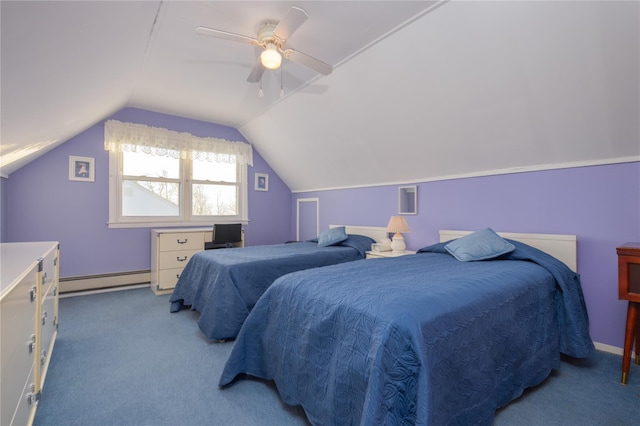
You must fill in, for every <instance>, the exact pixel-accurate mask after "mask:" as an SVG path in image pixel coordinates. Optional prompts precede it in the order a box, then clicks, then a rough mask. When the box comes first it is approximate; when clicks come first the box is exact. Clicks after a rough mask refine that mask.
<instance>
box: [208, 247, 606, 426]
mask: <svg viewBox="0 0 640 426" xmlns="http://www.w3.org/2000/svg"><path fill="white" fill-rule="evenodd" d="M533 250H535V249H533ZM515 252H518V253H515ZM515 252H514V254H513V256H514V258H517V257H518V256H521V257H527V258H530V260H532V261H517V260H493V261H483V262H459V261H457V260H456V259H455V258H453V257H452V256H450V255H448V254H441V253H429V252H422V253H418V254H416V255H412V256H404V257H399V258H393V259H377V260H362V261H356V262H351V263H349V264H342V265H335V266H329V267H326V268H321V269H313V270H308V271H301V272H295V273H292V274H289V275H287V276H284V277H282V278H280V279H278V280H277V281H276V282H275V283H274V284H273V285H272V286H271V287H270V288H269V289H268V290H267V291H266V292H265V294H264V295H263V296H262V298H261V299H260V300H259V301H258V303H257V304H256V306H255V307H254V309H253V311H252V312H251V314H250V315H249V317H248V318H247V319H246V321H245V324H244V325H243V327H242V329H241V331H240V334H239V335H238V337H237V340H236V342H235V343H234V346H233V350H232V353H231V355H230V357H229V359H228V361H227V364H226V365H225V369H224V371H223V374H222V376H221V378H220V382H219V384H220V386H224V385H228V384H230V383H231V382H233V380H234V379H235V378H236V376H237V375H238V374H241V373H247V374H249V375H252V376H256V377H260V378H263V379H269V380H274V381H275V383H276V385H277V388H278V391H279V392H280V395H281V397H282V399H283V400H284V401H285V402H286V403H288V404H291V405H302V406H303V408H304V409H305V412H306V414H307V417H308V418H309V420H310V421H311V423H312V424H314V425H357V424H360V425H382V424H388V425H399V424H422V425H426V424H429V425H445V424H459V425H471V424H484V425H490V424H491V423H492V421H493V417H494V415H495V410H496V409H497V408H499V407H501V406H503V405H506V404H507V403H508V402H509V401H511V400H512V399H514V398H516V397H518V396H519V395H520V394H521V393H522V392H523V390H524V389H525V388H527V387H531V386H535V385H537V384H538V383H540V382H542V381H543V380H544V379H545V378H546V377H547V376H548V374H549V373H550V371H551V369H552V368H554V367H557V366H558V364H559V358H560V351H567V352H568V353H569V354H572V355H574V356H588V355H589V354H590V353H591V352H592V351H593V350H594V347H593V344H592V342H591V339H590V338H589V334H588V330H587V327H588V320H587V313H586V310H585V308H584V303H581V302H580V301H581V300H582V294H581V293H582V290H581V288H580V282H579V279H577V276H575V274H573V273H571V272H570V271H568V269H567V268H566V267H565V266H564V265H563V264H562V263H561V262H559V261H557V260H555V259H554V258H551V257H549V256H546V255H545V256H540V255H539V253H541V252H537V250H536V251H530V250H528V249H527V248H524V247H522V246H520V245H518V247H517V248H516V250H515ZM536 262H539V263H540V264H542V265H544V267H541V266H540V265H539V264H538V263H536ZM550 270H551V271H553V272H549V271H550ZM567 271H568V272H567ZM572 276H573V277H574V278H572ZM558 280H559V281H558ZM569 305H570V306H569ZM569 318H570V319H569ZM568 319H569V320H568ZM561 328H563V330H561ZM564 328H566V330H564ZM563 335H564V336H565V337H563Z"/></svg>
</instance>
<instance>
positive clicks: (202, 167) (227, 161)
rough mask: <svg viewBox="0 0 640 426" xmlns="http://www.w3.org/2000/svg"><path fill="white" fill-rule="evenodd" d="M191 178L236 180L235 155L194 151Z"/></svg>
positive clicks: (215, 180)
mask: <svg viewBox="0 0 640 426" xmlns="http://www.w3.org/2000/svg"><path fill="white" fill-rule="evenodd" d="M192 159H193V166H192V167H193V179H194V180H209V181H212V182H229V183H235V182H236V156H235V155H228V154H215V153H211V152H199V151H194V152H193V155H192Z"/></svg>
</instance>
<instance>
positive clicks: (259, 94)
mask: <svg viewBox="0 0 640 426" xmlns="http://www.w3.org/2000/svg"><path fill="white" fill-rule="evenodd" d="M258 96H260V97H261V98H262V97H264V92H263V91H262V76H260V89H259V90H258Z"/></svg>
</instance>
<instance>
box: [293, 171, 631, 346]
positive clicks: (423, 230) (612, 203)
mask: <svg viewBox="0 0 640 426" xmlns="http://www.w3.org/2000/svg"><path fill="white" fill-rule="evenodd" d="M305 197H318V198H319V199H320V229H321V230H323V229H327V227H328V226H329V224H346V225H369V226H386V225H387V222H388V221H389V217H390V216H392V215H394V214H397V186H385V187H376V188H361V189H348V190H334V191H326V192H325V191H320V192H308V193H296V194H294V200H293V201H294V202H293V204H292V206H293V207H292V213H293V217H294V218H295V208H296V203H295V200H296V199H297V198H305ZM406 218H407V222H408V223H409V226H410V227H411V232H410V233H408V234H406V235H405V241H406V243H407V247H408V248H409V249H412V250H416V249H418V248H420V247H423V246H426V245H429V244H432V243H435V242H437V241H438V230H440V229H463V230H476V229H480V228H484V227H487V226H490V227H492V228H493V229H494V230H496V231H504V232H535V233H545V234H573V235H577V237H578V271H579V273H580V275H581V278H582V286H583V291H584V295H585V300H586V303H587V308H588V310H589V315H590V325H591V335H592V337H593V339H594V340H595V341H596V342H599V343H604V344H608V345H613V346H616V347H622V345H623V341H624V325H625V320H626V307H627V305H626V302H625V301H620V300H618V269H617V268H618V266H617V256H616V247H617V246H618V245H620V244H622V243H624V242H627V241H640V163H638V162H635V163H625V164H617V165H605V166H593V167H582V168H572V169H561V170H550V171H540V172H530V173H517V174H509V175H498V176H487V177H477V178H467V179H456V180H446V181H437V182H428V183H421V184H418V214H417V215H415V216H406ZM292 226H293V227H294V228H295V223H294V224H292Z"/></svg>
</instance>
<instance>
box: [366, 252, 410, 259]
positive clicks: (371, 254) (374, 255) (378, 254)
mask: <svg viewBox="0 0 640 426" xmlns="http://www.w3.org/2000/svg"><path fill="white" fill-rule="evenodd" d="M409 254H416V252H415V251H411V250H405V251H368V252H367V257H366V259H382V258H384V257H400V256H407V255H409Z"/></svg>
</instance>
